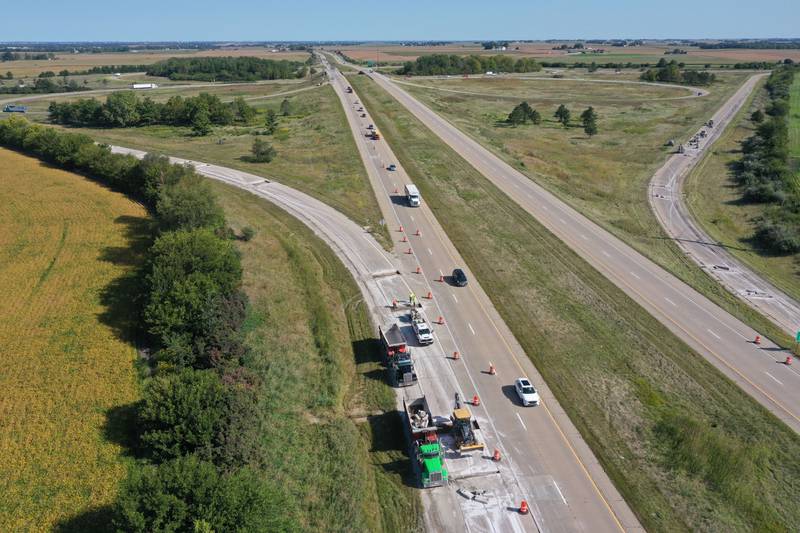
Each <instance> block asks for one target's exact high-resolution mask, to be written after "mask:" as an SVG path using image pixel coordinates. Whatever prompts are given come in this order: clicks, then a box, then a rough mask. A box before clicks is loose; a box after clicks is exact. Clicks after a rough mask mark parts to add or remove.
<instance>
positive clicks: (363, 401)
mask: <svg viewBox="0 0 800 533" xmlns="http://www.w3.org/2000/svg"><path fill="white" fill-rule="evenodd" d="M211 183H212V186H213V188H214V190H215V192H216V194H217V197H218V199H219V200H220V203H221V204H222V206H223V207H224V209H225V212H226V216H227V219H228V221H229V223H230V225H231V227H233V229H234V230H235V231H236V232H237V233H238V232H240V231H241V228H243V227H245V226H249V227H251V228H253V229H254V230H255V237H253V239H252V240H251V241H249V242H241V243H240V249H241V251H242V260H243V263H242V264H243V268H244V288H245V291H246V292H247V294H248V296H249V298H250V311H249V318H248V319H247V321H246V331H247V339H248V345H249V346H250V348H251V352H250V356H249V360H248V363H247V366H248V367H250V368H251V369H252V370H254V371H255V372H256V373H257V374H258V375H259V376H260V377H261V378H262V381H263V383H262V386H263V387H264V392H263V394H262V395H261V396H262V397H263V398H264V400H263V406H262V408H261V409H260V412H261V413H263V416H262V418H261V426H260V434H261V440H262V444H263V446H261V448H260V450H261V452H260V456H259V458H258V463H259V465H260V469H261V471H262V473H263V474H264V475H266V476H270V477H273V478H275V479H278V480H280V483H281V485H282V486H284V487H286V488H287V490H288V491H289V492H290V494H291V495H292V496H293V500H292V501H294V503H295V505H296V506H297V511H298V512H297V515H298V516H299V517H300V519H301V521H302V522H301V524H299V525H300V526H301V529H302V530H303V531H375V532H381V531H383V532H387V533H390V532H392V533H393V532H405V531H408V532H411V531H417V530H418V525H419V521H420V516H421V503H420V501H419V492H418V491H416V490H414V489H413V488H411V481H410V478H408V477H407V476H409V475H410V464H409V462H408V458H407V457H406V455H405V448H406V446H405V438H404V436H403V429H402V424H401V420H400V417H399V416H398V415H397V414H396V412H395V411H394V409H395V400H394V391H393V390H392V389H391V388H390V387H389V386H388V385H387V384H386V383H385V381H384V380H383V379H382V375H383V369H382V367H381V366H380V364H379V363H378V362H377V356H378V350H377V339H376V338H375V336H376V331H375V330H373V328H372V326H371V324H370V321H369V319H368V315H367V309H366V308H365V306H364V305H363V302H362V300H361V295H360V292H359V290H358V288H357V286H356V285H355V282H354V281H353V279H352V277H351V276H350V273H349V271H348V270H347V269H346V268H345V267H344V265H343V264H342V263H341V262H340V261H339V260H338V259H337V258H336V257H335V255H334V254H333V252H332V251H331V250H330V249H329V248H328V246H327V245H326V244H325V243H324V242H322V241H321V240H320V239H318V238H317V237H316V236H315V235H314V234H313V233H312V231H311V230H309V229H308V228H306V227H305V226H304V225H303V224H301V223H300V222H298V221H297V220H295V219H294V218H292V217H291V216H289V215H288V214H286V213H285V212H283V211H282V210H280V209H279V208H278V207H275V206H273V205H272V204H270V203H269V202H266V201H265V200H263V199H260V198H257V197H256V196H254V195H252V194H250V193H248V192H246V191H242V190H239V189H236V188H233V187H230V186H227V185H223V184H220V183H217V182H211ZM376 376H377V377H376Z"/></svg>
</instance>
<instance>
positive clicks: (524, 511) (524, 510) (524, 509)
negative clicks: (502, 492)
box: [519, 500, 528, 514]
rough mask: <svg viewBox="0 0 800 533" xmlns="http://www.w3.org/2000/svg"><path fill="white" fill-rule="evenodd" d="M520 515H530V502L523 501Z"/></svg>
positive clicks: (520, 505)
mask: <svg viewBox="0 0 800 533" xmlns="http://www.w3.org/2000/svg"><path fill="white" fill-rule="evenodd" d="M519 514H528V502H526V501H525V500H522V501H521V502H520V504H519Z"/></svg>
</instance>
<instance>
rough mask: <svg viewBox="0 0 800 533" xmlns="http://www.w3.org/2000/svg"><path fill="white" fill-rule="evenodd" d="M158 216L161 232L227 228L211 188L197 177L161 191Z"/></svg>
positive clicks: (187, 176)
mask: <svg viewBox="0 0 800 533" xmlns="http://www.w3.org/2000/svg"><path fill="white" fill-rule="evenodd" d="M156 215H157V219H158V224H159V227H160V228H161V231H172V230H177V229H197V228H211V229H215V230H216V229H219V228H222V227H223V226H224V225H225V213H224V212H223V211H222V208H221V207H220V206H219V205H218V204H217V201H216V199H215V198H214V195H213V193H212V192H211V188H210V187H209V185H208V183H207V182H206V181H205V180H203V179H202V178H201V177H199V176H197V175H196V174H194V173H192V174H187V175H184V176H182V179H180V180H178V181H177V182H175V183H171V184H169V185H166V186H162V187H161V188H160V192H159V195H158V201H157V202H156Z"/></svg>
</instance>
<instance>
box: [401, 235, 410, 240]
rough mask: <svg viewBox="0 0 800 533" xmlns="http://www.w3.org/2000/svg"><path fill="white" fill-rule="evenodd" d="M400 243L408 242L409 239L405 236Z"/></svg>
mask: <svg viewBox="0 0 800 533" xmlns="http://www.w3.org/2000/svg"><path fill="white" fill-rule="evenodd" d="M400 242H408V237H406V236H405V235H403V238H402V239H400Z"/></svg>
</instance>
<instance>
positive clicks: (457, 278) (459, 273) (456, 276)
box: [452, 268, 467, 287]
mask: <svg viewBox="0 0 800 533" xmlns="http://www.w3.org/2000/svg"><path fill="white" fill-rule="evenodd" d="M452 279H453V284H454V285H457V286H459V287H466V286H467V275H466V274H464V271H463V270H461V269H460V268H457V269H455V270H453V277H452Z"/></svg>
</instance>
